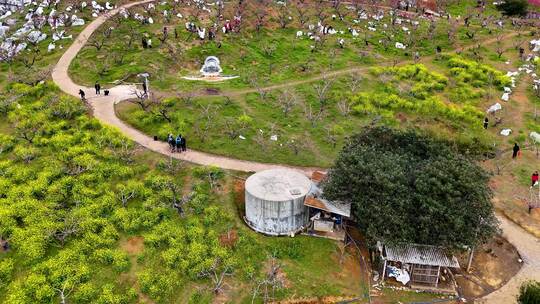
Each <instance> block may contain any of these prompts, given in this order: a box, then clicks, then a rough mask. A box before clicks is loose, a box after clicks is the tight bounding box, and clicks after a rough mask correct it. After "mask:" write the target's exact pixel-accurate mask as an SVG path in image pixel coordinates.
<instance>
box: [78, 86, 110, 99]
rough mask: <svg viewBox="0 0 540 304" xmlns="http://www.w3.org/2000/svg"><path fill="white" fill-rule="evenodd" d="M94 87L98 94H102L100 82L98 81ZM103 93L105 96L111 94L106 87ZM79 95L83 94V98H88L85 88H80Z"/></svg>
mask: <svg viewBox="0 0 540 304" xmlns="http://www.w3.org/2000/svg"><path fill="white" fill-rule="evenodd" d="M94 89H96V95H101V84H99V82H96V84H95V85H94ZM103 93H104V94H105V96H109V90H108V89H105V90H104V91H103ZM79 96H81V100H83V101H84V100H86V93H85V92H84V90H83V89H79Z"/></svg>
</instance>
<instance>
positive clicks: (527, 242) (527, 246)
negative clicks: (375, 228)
mask: <svg viewBox="0 0 540 304" xmlns="http://www.w3.org/2000/svg"><path fill="white" fill-rule="evenodd" d="M154 1H155V0H143V1H137V2H132V3H129V4H126V5H124V6H122V7H119V8H117V9H114V10H112V11H110V12H109V13H107V14H104V15H101V16H99V17H98V18H96V19H95V20H94V21H92V22H91V23H90V24H88V25H87V26H86V28H85V29H84V30H83V31H82V32H81V34H80V35H79V36H78V37H77V39H76V40H75V41H74V43H73V44H72V45H71V46H70V47H69V48H68V49H67V50H66V52H65V53H64V54H63V55H62V57H61V58H60V60H59V61H58V63H57V64H56V66H55V67H54V69H53V72H52V79H53V81H54V82H55V84H56V85H57V86H58V87H59V88H60V89H61V90H62V91H64V92H65V93H67V94H69V95H72V96H75V97H78V91H79V89H83V90H85V92H86V96H87V98H88V100H89V103H90V105H91V107H92V109H93V114H94V117H95V118H97V119H98V120H99V121H100V122H102V123H103V124H105V125H108V126H112V127H114V128H116V129H118V130H119V131H120V132H121V133H122V134H124V135H125V136H126V137H128V138H129V139H131V140H133V141H135V142H136V143H138V144H139V145H141V146H143V147H145V148H147V149H149V150H151V151H154V152H157V153H160V154H163V155H167V156H170V157H174V158H176V159H180V160H184V161H188V162H192V163H195V164H200V165H206V166H218V167H220V168H223V169H228V170H235V171H244V172H257V171H262V170H266V169H273V168H293V169H297V170H300V171H302V172H304V173H305V174H308V175H310V174H311V173H312V172H313V171H315V170H318V168H304V167H292V166H285V165H280V164H265V163H258V162H251V161H243V160H237V159H232V158H228V157H223V156H217V155H212V154H209V153H204V152H199V151H194V150H188V151H187V152H185V153H182V154H172V153H170V151H169V147H168V144H167V143H165V142H159V141H154V140H153V138H151V137H149V136H147V135H145V134H143V133H142V132H140V131H138V130H136V129H134V128H132V127H131V126H129V125H127V124H126V123H124V122H123V121H121V120H120V119H119V118H118V117H117V116H116V112H115V109H114V105H115V104H116V103H118V102H120V101H122V100H126V99H130V98H133V92H134V90H136V87H135V86H127V85H120V86H116V87H114V88H112V89H110V95H109V96H103V95H95V94H94V93H93V92H94V89H93V88H88V87H83V86H80V85H77V84H76V83H74V82H73V81H72V80H71V78H70V77H69V73H68V69H69V65H70V64H71V62H72V61H73V59H74V58H75V57H76V56H77V54H78V53H79V51H80V50H81V49H82V48H83V47H84V45H85V44H86V42H87V41H88V39H89V37H90V36H91V35H92V33H93V32H94V31H95V30H97V29H98V28H99V27H100V26H101V25H102V24H103V23H104V22H105V21H107V19H109V18H111V17H112V16H114V15H115V14H117V13H118V12H119V11H120V9H121V8H129V7H132V6H136V5H141V4H145V3H149V2H154ZM510 36H513V35H509V37H510ZM509 37H508V38H509ZM361 69H362V68H357V69H348V70H344V71H338V72H333V73H335V74H341V73H347V72H354V71H355V70H357V71H358V70H361ZM314 79H316V78H314ZM281 86H282V85H277V86H275V87H281ZM498 219H499V221H500V222H501V228H502V231H503V236H504V237H505V238H507V239H508V241H510V242H511V243H512V244H513V245H514V246H515V247H516V248H517V250H518V251H519V253H520V255H521V257H522V259H523V267H522V268H521V270H520V271H519V272H518V274H517V275H516V276H514V277H513V278H512V279H510V281H509V282H508V283H507V284H505V285H504V286H503V287H501V288H500V289H498V290H497V291H495V292H493V293H491V294H489V295H487V296H485V297H484V298H482V299H478V300H477V301H478V302H479V303H486V304H509V303H515V301H516V296H517V294H518V293H519V286H521V284H522V283H523V282H525V281H527V280H537V281H540V242H539V239H537V238H536V237H534V236H532V235H530V234H529V233H527V232H526V231H525V230H523V229H522V228H521V227H519V226H517V225H516V224H514V223H513V222H511V221H510V220H508V219H506V218H504V217H501V216H498Z"/></svg>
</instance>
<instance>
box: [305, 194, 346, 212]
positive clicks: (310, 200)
mask: <svg viewBox="0 0 540 304" xmlns="http://www.w3.org/2000/svg"><path fill="white" fill-rule="evenodd" d="M304 205H306V206H308V207H312V208H316V209H319V210H324V211H326V212H330V213H333V214H339V215H342V216H345V217H351V204H350V203H340V202H331V201H327V200H325V199H322V198H315V197H313V196H308V197H307V198H306V200H305V201H304Z"/></svg>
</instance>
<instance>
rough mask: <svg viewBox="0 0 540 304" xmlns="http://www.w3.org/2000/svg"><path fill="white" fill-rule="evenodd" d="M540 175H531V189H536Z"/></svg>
mask: <svg viewBox="0 0 540 304" xmlns="http://www.w3.org/2000/svg"><path fill="white" fill-rule="evenodd" d="M539 177H540V175H538V171H534V173H533V174H532V175H531V187H534V185H536V184H537V183H538V178H539Z"/></svg>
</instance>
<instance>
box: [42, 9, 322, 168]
mask: <svg viewBox="0 0 540 304" xmlns="http://www.w3.org/2000/svg"><path fill="white" fill-rule="evenodd" d="M154 1H155V0H143V1H137V2H133V3H129V4H126V5H124V6H121V7H119V8H116V9H114V10H111V11H110V12H108V13H107V14H104V15H101V16H99V17H98V18H96V19H95V20H94V21H92V22H91V23H90V24H88V25H87V26H86V28H85V29H84V30H83V31H82V32H81V33H80V34H79V36H78V37H77V39H75V41H74V42H73V44H72V45H71V46H70V47H69V48H68V49H67V50H66V52H65V53H64V54H63V55H62V57H61V58H60V60H59V61H58V63H57V64H56V66H55V67H54V69H53V72H52V79H53V81H54V83H55V84H56V85H57V86H58V87H59V88H60V89H61V90H62V91H64V92H65V93H67V94H69V95H72V96H75V97H79V96H78V92H79V89H83V90H84V91H85V93H86V98H87V100H88V102H89V103H90V105H91V107H92V110H93V114H94V117H95V118H97V119H98V120H99V121H100V122H102V123H104V124H105V125H108V126H112V127H114V128H116V129H118V130H119V131H120V132H121V133H122V134H124V135H125V136H126V137H128V138H130V139H131V140H133V141H135V142H136V143H138V144H139V145H141V146H143V147H145V148H147V149H149V150H151V151H154V152H157V153H160V154H164V155H167V156H170V157H173V158H176V159H179V160H184V161H187V162H191V163H195V164H199V165H205V166H219V167H221V168H223V169H228V170H235V171H243V172H257V171H263V170H267V169H274V168H293V169H296V170H300V171H302V172H304V173H306V174H308V175H310V174H311V173H312V172H313V171H315V170H319V168H308V167H294V166H286V165H280V164H267V163H258V162H252V161H244V160H237V159H232V158H229V157H224V156H218V155H213V154H210V153H204V152H199V151H195V150H191V149H189V150H188V151H187V152H184V153H182V154H178V153H171V152H170V149H169V146H168V144H167V143H165V142H161V141H154V139H153V138H151V137H150V136H148V135H146V134H143V133H142V132H140V131H138V130H136V129H134V128H132V127H131V126H129V125H127V124H126V123H124V122H123V121H121V120H120V119H119V118H118V117H117V116H116V112H115V109H114V105H115V104H117V103H119V102H121V101H123V100H127V99H131V98H133V97H134V95H133V92H134V91H135V90H136V87H135V86H129V85H119V86H116V87H114V88H111V89H110V94H109V96H103V95H96V94H95V93H94V88H88V87H84V86H80V85H78V84H76V83H74V82H73V80H71V78H70V77H69V72H68V70H69V66H70V64H71V62H72V61H73V59H74V58H75V57H76V56H77V54H78V53H79V51H80V50H81V49H82V48H83V47H84V46H85V44H86V42H87V41H88V39H89V38H90V36H91V35H92V33H93V32H94V31H96V30H97V29H98V28H99V27H100V26H101V25H102V24H103V23H105V21H107V19H109V18H111V17H112V16H114V15H116V14H117V13H118V12H119V11H120V9H122V8H129V7H132V6H136V5H141V4H145V3H149V2H154Z"/></svg>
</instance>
